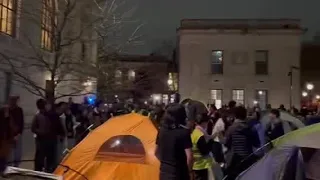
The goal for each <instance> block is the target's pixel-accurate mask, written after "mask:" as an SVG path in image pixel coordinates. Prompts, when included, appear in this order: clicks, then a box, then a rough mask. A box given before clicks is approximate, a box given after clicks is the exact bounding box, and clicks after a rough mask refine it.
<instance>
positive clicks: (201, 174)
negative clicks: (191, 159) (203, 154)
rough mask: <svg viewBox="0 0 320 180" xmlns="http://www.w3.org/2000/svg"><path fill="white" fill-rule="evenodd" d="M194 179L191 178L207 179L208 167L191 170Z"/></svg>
mask: <svg viewBox="0 0 320 180" xmlns="http://www.w3.org/2000/svg"><path fill="white" fill-rule="evenodd" d="M193 173H194V179H193V180H208V176H209V175H208V169H203V170H193Z"/></svg>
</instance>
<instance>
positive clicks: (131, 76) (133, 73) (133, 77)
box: [128, 70, 136, 81]
mask: <svg viewBox="0 0 320 180" xmlns="http://www.w3.org/2000/svg"><path fill="white" fill-rule="evenodd" d="M135 77H136V72H134V70H129V71H128V79H129V81H134V79H135Z"/></svg>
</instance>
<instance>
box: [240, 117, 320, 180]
mask: <svg viewBox="0 0 320 180" xmlns="http://www.w3.org/2000/svg"><path fill="white" fill-rule="evenodd" d="M319 138H320V123H319V124H315V125H312V126H307V127H304V128H301V129H298V130H296V131H292V132H289V133H287V134H286V135H284V136H282V137H280V138H278V139H276V140H274V141H272V142H271V144H272V145H273V148H272V149H271V150H270V151H269V152H268V153H267V154H266V155H265V156H264V157H263V158H262V159H261V160H259V161H258V162H257V163H255V164H254V165H252V166H251V167H250V168H249V169H247V170H246V171H244V172H243V173H242V174H240V175H239V176H238V177H237V180H257V179H259V180H305V179H306V178H308V179H314V180H317V179H320V169H319V167H320V141H319Z"/></svg>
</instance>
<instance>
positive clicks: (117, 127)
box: [55, 113, 160, 180]
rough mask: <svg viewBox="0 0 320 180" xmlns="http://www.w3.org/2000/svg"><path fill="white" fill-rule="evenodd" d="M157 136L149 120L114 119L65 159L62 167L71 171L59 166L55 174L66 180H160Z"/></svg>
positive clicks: (136, 118)
mask: <svg viewBox="0 0 320 180" xmlns="http://www.w3.org/2000/svg"><path fill="white" fill-rule="evenodd" d="M156 136H157V129H156V128H155V126H154V125H153V123H152V122H151V120H150V119H149V118H148V117H145V116H142V115H139V114H135V113H131V114H127V115H123V116H118V117H115V118H112V119H110V120H108V121H107V122H106V123H104V124H103V125H101V126H100V127H98V128H97V129H95V130H94V131H92V132H91V133H90V134H89V135H88V136H87V137H86V138H85V139H84V140H83V141H81V142H80V143H79V144H78V145H77V146H76V147H75V148H73V149H72V150H71V152H70V153H69V154H68V155H67V156H66V157H65V158H64V160H63V161H62V162H61V164H62V165H63V166H67V167H70V169H69V170H68V168H66V167H62V166H59V167H58V168H57V169H56V171H55V174H57V175H62V176H63V177H64V179H66V180H84V179H89V180H150V179H153V180H157V179H158V177H159V167H160V163H159V161H158V160H157V158H156V157H155V155H154V152H155V139H156ZM71 169H72V170H71ZM76 172H78V173H76ZM79 173H80V174H82V175H84V176H85V178H84V177H83V176H81V175H79Z"/></svg>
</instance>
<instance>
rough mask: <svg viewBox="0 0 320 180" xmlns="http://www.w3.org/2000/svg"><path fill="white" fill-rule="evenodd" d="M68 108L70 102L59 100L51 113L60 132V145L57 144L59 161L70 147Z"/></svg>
mask: <svg viewBox="0 0 320 180" xmlns="http://www.w3.org/2000/svg"><path fill="white" fill-rule="evenodd" d="M67 108H68V104H67V103H65V102H59V103H58V104H57V105H56V107H55V110H54V112H53V113H52V114H51V116H50V117H51V118H52V121H53V122H54V125H55V126H56V130H57V133H58V142H57V143H58V144H57V145H58V146H57V163H58V162H60V161H61V160H62V158H63V153H64V150H65V149H67V148H68V138H67V126H66V116H65V112H66V110H67Z"/></svg>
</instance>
